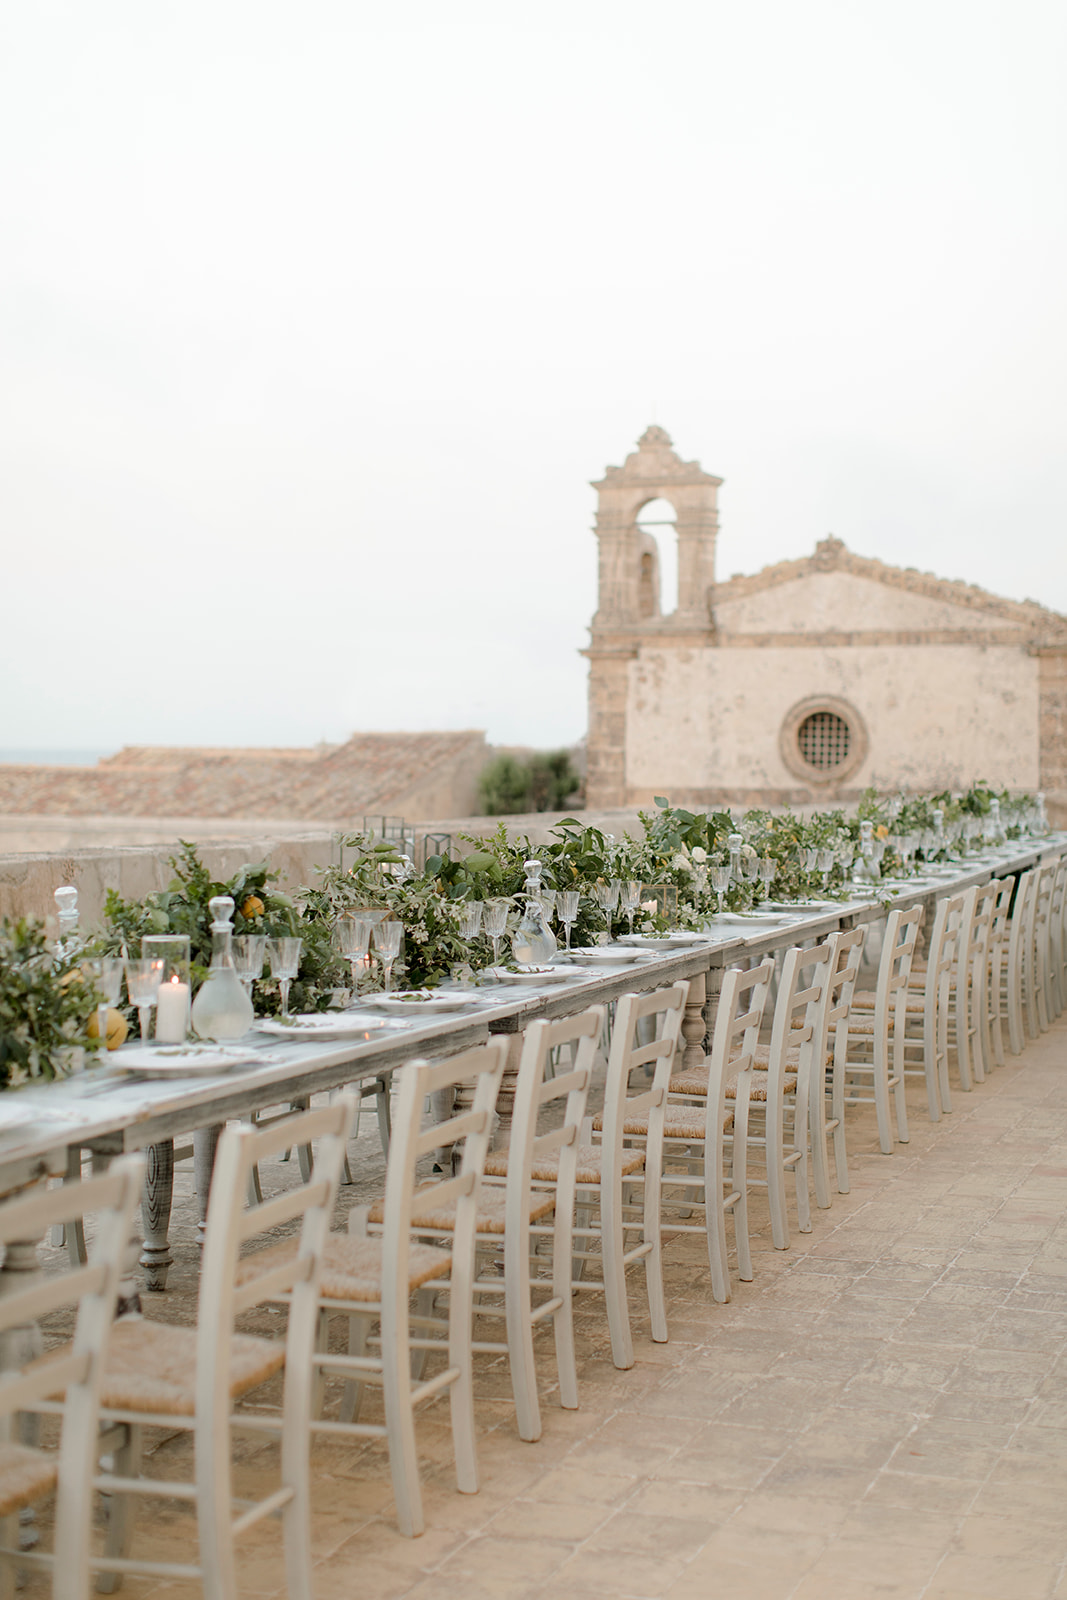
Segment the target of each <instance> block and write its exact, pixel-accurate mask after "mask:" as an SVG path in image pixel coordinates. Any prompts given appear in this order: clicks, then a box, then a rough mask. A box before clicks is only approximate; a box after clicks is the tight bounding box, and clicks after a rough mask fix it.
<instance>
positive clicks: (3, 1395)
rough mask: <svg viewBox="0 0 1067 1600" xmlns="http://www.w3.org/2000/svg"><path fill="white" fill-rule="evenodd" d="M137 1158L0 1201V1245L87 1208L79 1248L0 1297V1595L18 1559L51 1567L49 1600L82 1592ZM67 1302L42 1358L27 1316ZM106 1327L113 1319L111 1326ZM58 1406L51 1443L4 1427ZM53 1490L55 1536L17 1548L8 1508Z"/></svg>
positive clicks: (79, 1599)
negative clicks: (89, 1232) (83, 1256)
mask: <svg viewBox="0 0 1067 1600" xmlns="http://www.w3.org/2000/svg"><path fill="white" fill-rule="evenodd" d="M143 1178H144V1159H143V1157H141V1156H126V1157H123V1158H122V1159H120V1160H118V1161H116V1162H114V1163H113V1165H112V1166H111V1168H110V1170H109V1171H107V1172H106V1173H103V1174H101V1175H99V1176H97V1177H93V1178H89V1179H87V1180H85V1181H84V1182H72V1183H65V1184H63V1185H62V1187H60V1188H57V1189H51V1190H44V1189H39V1188H31V1189H30V1191H29V1192H28V1193H25V1194H22V1195H20V1196H19V1197H18V1198H17V1199H14V1200H9V1201H6V1202H5V1203H4V1204H3V1205H2V1206H0V1244H3V1245H4V1246H5V1247H7V1246H10V1245H13V1244H16V1243H25V1242H26V1241H29V1240H33V1239H38V1238H40V1237H41V1236H42V1235H43V1233H44V1232H45V1231H46V1229H48V1228H49V1227H63V1228H71V1227H72V1226H73V1225H74V1223H75V1222H80V1221H81V1219H82V1217H83V1216H85V1215H87V1214H89V1213H93V1214H95V1216H96V1231H95V1238H94V1240H93V1244H92V1247H91V1249H90V1251H89V1252H88V1258H87V1260H86V1262H84V1263H76V1264H75V1265H74V1266H73V1267H72V1269H71V1270H70V1271H68V1272H64V1273H62V1274H60V1275H59V1276H56V1277H49V1278H39V1277H37V1276H36V1275H33V1276H31V1277H30V1279H29V1282H28V1283H27V1286H26V1287H25V1288H21V1289H16V1290H14V1291H13V1292H12V1290H11V1288H10V1283H9V1285H8V1292H7V1293H6V1294H5V1295H4V1296H3V1297H2V1298H0V1334H2V1335H3V1336H4V1344H5V1350H6V1356H7V1359H8V1361H10V1360H11V1358H12V1355H13V1352H14V1350H15V1349H17V1346H18V1344H19V1343H20V1342H21V1344H22V1346H23V1349H24V1351H25V1355H26V1361H25V1364H24V1365H23V1366H22V1367H21V1370H20V1369H18V1368H15V1367H11V1368H9V1369H7V1370H5V1371H4V1373H3V1376H2V1377H0V1427H2V1428H3V1431H4V1433H5V1434H6V1437H5V1438H4V1439H3V1440H2V1441H0V1594H3V1595H4V1596H5V1597H7V1596H10V1595H13V1594H14V1591H15V1578H16V1572H17V1570H18V1569H19V1568H20V1567H29V1568H45V1569H51V1572H52V1592H53V1594H54V1596H55V1597H56V1600H88V1597H89V1584H90V1567H89V1561H90V1530H91V1514H92V1481H93V1476H94V1474H95V1472H96V1465H97V1454H98V1450H99V1447H100V1443H101V1441H100V1438H99V1431H98V1417H99V1385H100V1374H101V1371H102V1368H103V1363H104V1361H105V1359H106V1357H107V1352H108V1342H109V1339H110V1338H111V1337H112V1335H113V1333H114V1331H115V1328H116V1324H115V1323H114V1320H113V1319H114V1315H115V1309H116V1305H117V1303H118V1298H119V1288H120V1283H121V1278H122V1266H123V1260H124V1257H125V1254H126V1249H127V1245H128V1243H129V1237H130V1228H131V1225H132V1222H133V1214H134V1210H135V1208H136V1206H137V1202H138V1201H139V1199H140V1197H141V1184H142V1181H143ZM72 1309H76V1311H77V1325H76V1328H75V1333H74V1338H73V1340H72V1342H71V1343H70V1344H68V1345H65V1346H63V1347H62V1348H61V1349H60V1350H58V1351H56V1352H54V1353H53V1354H52V1355H50V1356H49V1357H46V1358H44V1359H36V1360H35V1359H32V1352H33V1348H34V1340H33V1336H32V1332H31V1330H32V1329H33V1328H34V1327H35V1324H36V1323H37V1321H38V1319H39V1318H41V1317H45V1316H49V1315H51V1314H52V1313H54V1312H57V1311H60V1310H68V1311H69V1310H72ZM118 1326H121V1324H119V1325H118ZM56 1411H59V1412H60V1413H61V1415H62V1431H61V1434H60V1440H59V1448H58V1449H54V1450H45V1449H40V1448H37V1447H35V1446H31V1445H28V1444H20V1443H19V1442H18V1441H17V1440H16V1439H14V1438H12V1437H11V1430H12V1428H13V1426H17V1423H18V1420H19V1414H20V1413H21V1414H22V1420H24V1421H27V1422H28V1421H29V1420H30V1419H31V1417H32V1415H33V1414H34V1413H36V1412H56ZM53 1490H55V1492H56V1520H55V1527H56V1538H55V1546H54V1550H53V1551H52V1552H51V1553H48V1552H45V1551H42V1550H36V1549H28V1550H23V1549H20V1548H19V1515H18V1514H19V1512H20V1511H23V1510H24V1509H25V1508H26V1507H28V1506H31V1505H33V1504H34V1503H35V1502H36V1501H38V1500H41V1499H43V1498H44V1496H46V1495H48V1494H51V1493H52V1491H53Z"/></svg>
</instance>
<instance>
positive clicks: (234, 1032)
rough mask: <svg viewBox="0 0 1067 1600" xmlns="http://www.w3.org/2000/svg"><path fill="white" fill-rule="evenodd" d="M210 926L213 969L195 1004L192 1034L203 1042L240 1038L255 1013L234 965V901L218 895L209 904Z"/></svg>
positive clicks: (203, 984)
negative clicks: (211, 918) (206, 1040)
mask: <svg viewBox="0 0 1067 1600" xmlns="http://www.w3.org/2000/svg"><path fill="white" fill-rule="evenodd" d="M208 904H209V908H210V911H211V915H212V917H213V919H214V920H213V921H212V924H211V968H210V971H209V972H208V975H207V977H206V978H205V979H204V981H203V983H202V984H201V986H200V990H199V992H198V994H197V997H196V999H195V1000H194V1001H193V1015H192V1023H193V1032H194V1033H195V1034H196V1035H197V1037H198V1038H200V1039H240V1038H242V1037H243V1035H244V1034H246V1033H247V1032H248V1030H249V1028H250V1027H251V1026H252V1022H253V1020H254V1017H255V1013H254V1011H253V1009H252V1002H251V1000H250V999H249V997H248V994H247V993H246V991H245V987H244V984H243V983H242V982H241V980H240V978H239V977H238V976H237V968H236V967H235V966H234V964H233V926H232V922H231V918H232V917H233V900H232V899H231V897H230V896H229V895H228V894H219V895H216V896H215V898H214V899H213V900H211V901H209V902H208Z"/></svg>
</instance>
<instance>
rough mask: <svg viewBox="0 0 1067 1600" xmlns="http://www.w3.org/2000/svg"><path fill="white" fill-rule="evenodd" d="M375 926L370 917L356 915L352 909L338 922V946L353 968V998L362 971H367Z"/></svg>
mask: <svg viewBox="0 0 1067 1600" xmlns="http://www.w3.org/2000/svg"><path fill="white" fill-rule="evenodd" d="M373 926H374V924H373V923H372V922H371V921H370V919H369V918H368V917H360V916H356V915H353V913H352V912H350V911H346V912H345V914H344V916H343V917H342V918H341V919H340V921H339V922H338V924H337V946H338V949H339V950H340V952H341V954H342V955H343V956H344V958H345V960H346V961H347V962H348V965H349V966H350V967H351V969H352V995H353V998H354V997H355V994H356V990H357V988H358V986H359V978H360V973H361V972H364V971H366V967H367V951H368V950H369V949H370V931H371V928H372V927H373Z"/></svg>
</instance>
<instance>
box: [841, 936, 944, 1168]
mask: <svg viewBox="0 0 1067 1600" xmlns="http://www.w3.org/2000/svg"><path fill="white" fill-rule="evenodd" d="M923 915H924V907H923V906H922V905H917V906H912V908H911V910H910V911H900V910H898V911H891V912H890V913H889V916H888V917H887V918H886V925H885V933H884V934H883V937H882V955H881V959H880V960H879V963H878V978H877V984H876V987H875V989H874V990H873V991H857V992H856V993H855V994H854V995H853V999H852V1015H851V1017H850V1019H849V1023H848V1046H847V1053H846V1059H845V1062H844V1064H843V1065H844V1078H845V1103H846V1105H864V1104H867V1105H870V1104H872V1103H873V1105H874V1111H875V1118H876V1120H877V1123H878V1144H879V1148H880V1149H881V1152H882V1154H883V1155H885V1156H888V1155H891V1154H892V1151H893V1128H892V1119H891V1117H890V1091H892V1097H893V1109H894V1110H895V1112H896V1121H897V1138H898V1139H899V1140H900V1142H901V1144H907V1142H908V1106H907V1098H906V1096H905V1093H904V1068H905V1058H904V1041H905V1037H906V1034H907V1014H906V1007H907V1006H908V1005H909V1003H911V1002H912V999H913V997H912V994H911V991H910V989H909V987H908V984H909V979H910V976H911V967H912V961H913V960H914V957H915V948H916V943H917V941H918V937H919V929H920V928H921V927H922V922H923ZM861 1052H862V1053H861ZM835 1066H836V1046H835ZM868 1078H869V1079H870V1080H871V1093H870V1094H867V1093H864V1092H861V1088H860V1085H862V1084H864V1083H865V1082H866V1080H867V1079H868Z"/></svg>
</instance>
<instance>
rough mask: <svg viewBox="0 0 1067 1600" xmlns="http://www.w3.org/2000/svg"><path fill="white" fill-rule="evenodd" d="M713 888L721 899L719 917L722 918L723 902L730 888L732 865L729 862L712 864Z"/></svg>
mask: <svg viewBox="0 0 1067 1600" xmlns="http://www.w3.org/2000/svg"><path fill="white" fill-rule="evenodd" d="M711 887H712V888H713V889H714V891H715V893H716V894H717V895H718V897H719V909H718V912H717V915H718V916H720V917H721V916H722V910H723V900H724V898H725V896H726V891H727V889H728V888H729V887H730V863H729V862H728V861H724V862H721V863H719V862H714V861H713V862H712V864H711Z"/></svg>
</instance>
